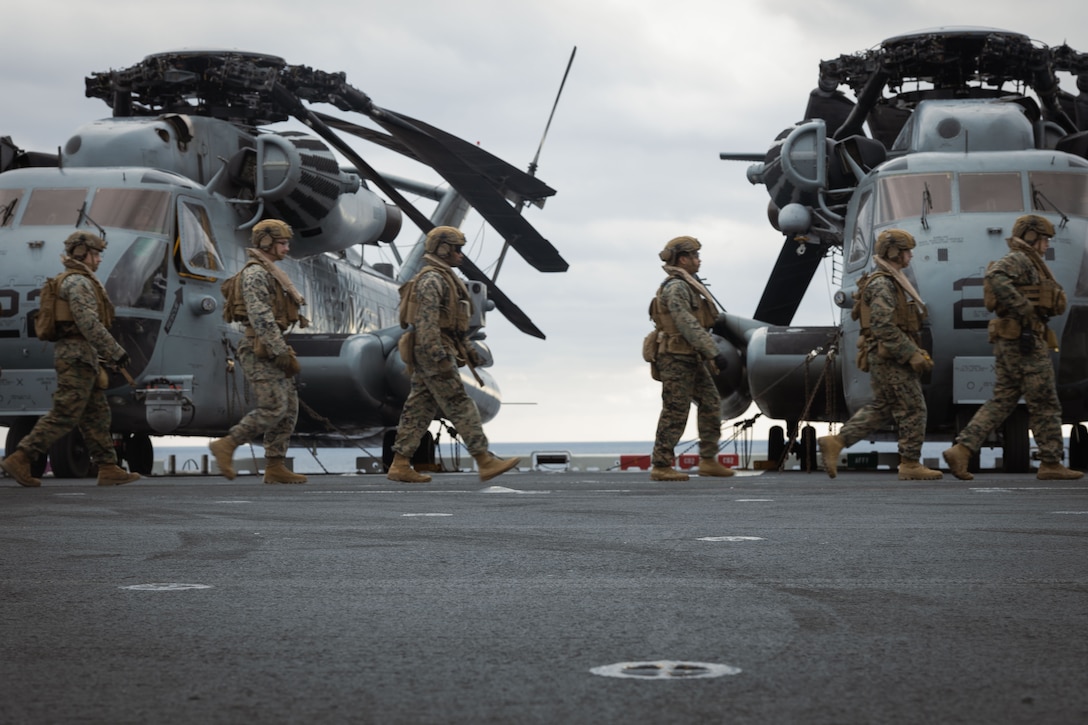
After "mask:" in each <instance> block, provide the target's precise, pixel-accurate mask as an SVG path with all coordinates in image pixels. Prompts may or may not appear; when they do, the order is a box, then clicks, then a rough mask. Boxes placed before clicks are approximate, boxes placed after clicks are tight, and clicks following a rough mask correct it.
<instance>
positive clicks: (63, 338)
mask: <svg viewBox="0 0 1088 725" xmlns="http://www.w3.org/2000/svg"><path fill="white" fill-rule="evenodd" d="M64 266H65V268H66V270H68V272H67V273H66V274H65V276H64V278H63V279H62V280H61V282H60V287H59V289H58V292H57V296H58V297H59V298H60V299H61V300H64V301H66V302H67V303H68V307H69V308H70V309H71V313H72V318H73V319H72V321H71V322H60V321H58V323H57V326H58V333H59V335H60V337H59V339H58V340H57V341H56V343H55V344H54V347H53V366H54V367H55V368H56V371H57V389H56V392H54V393H53V407H52V409H51V410H50V411H49V412H48V413H46V414H45V416H43V417H42V418H41V419H40V420H39V421H38V422H37V424H36V425H35V426H34V429H33V430H31V431H30V433H29V434H27V436H26V437H25V438H23V439H22V440H21V441H20V442H19V450H22V451H24V452H25V453H26V454H27V455H28V456H29V457H30V458H31V459H32V460H36V459H38V458H41V457H42V456H44V455H46V454H47V453H48V451H49V448H50V447H51V446H52V445H53V444H54V443H55V442H56V441H57V440H59V439H60V438H61V437H62V436H64V435H65V434H66V433H68V432H69V431H70V430H72V429H73V428H76V427H77V426H78V428H79V432H80V433H81V434H82V435H83V440H84V442H85V443H86V445H87V451H88V453H89V454H90V457H91V460H92V461H94V462H95V463H97V464H98V465H99V466H102V465H106V464H113V465H116V464H117V453H116V451H114V449H113V439H112V438H111V437H110V407H109V403H107V402H106V391H104V390H102V389H101V388H98V387H97V385H96V380H97V379H98V367H99V359H102V360H107V361H109V362H114V361H117V360H120V359H122V358H123V357H124V356H125V350H124V348H122V347H121V345H120V344H118V342H117V341H116V340H115V339H113V336H112V335H111V334H110V333H109V330H108V329H107V327H108V325H110V324H111V323H112V321H113V305H112V304H111V303H110V301H109V298H108V297H107V296H106V290H105V289H104V288H103V287H102V285H101V283H100V282H99V281H98V279H97V278H96V277H95V276H94V273H93V272H92V271H91V270H90V269H89V268H88V267H87V266H86V265H84V264H83V263H82V262H80V261H78V260H75V259H71V258H66V259H65V261H64Z"/></svg>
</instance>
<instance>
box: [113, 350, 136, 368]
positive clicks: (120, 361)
mask: <svg viewBox="0 0 1088 725" xmlns="http://www.w3.org/2000/svg"><path fill="white" fill-rule="evenodd" d="M130 362H132V358H131V357H129V354H128V353H127V352H123V353H121V357H119V358H117V359H116V360H114V361H113V365H114V367H117V368H127V367H128V364H129V363H130Z"/></svg>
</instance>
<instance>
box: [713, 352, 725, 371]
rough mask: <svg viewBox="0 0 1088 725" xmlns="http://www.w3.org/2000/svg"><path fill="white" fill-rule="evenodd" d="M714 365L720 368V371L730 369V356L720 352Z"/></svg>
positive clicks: (715, 357) (715, 358)
mask: <svg viewBox="0 0 1088 725" xmlns="http://www.w3.org/2000/svg"><path fill="white" fill-rule="evenodd" d="M714 367H716V368H718V373H719V374H720V373H724V372H725V371H726V370H728V369H729V357H728V356H727V355H726V354H725V353H724V352H719V353H718V354H717V355H715V356H714Z"/></svg>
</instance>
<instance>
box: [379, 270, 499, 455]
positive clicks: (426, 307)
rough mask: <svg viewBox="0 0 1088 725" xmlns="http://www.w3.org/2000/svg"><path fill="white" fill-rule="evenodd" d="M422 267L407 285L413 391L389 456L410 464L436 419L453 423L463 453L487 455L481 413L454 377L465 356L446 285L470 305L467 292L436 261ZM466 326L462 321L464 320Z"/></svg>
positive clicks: (459, 379) (458, 375) (460, 299)
mask: <svg viewBox="0 0 1088 725" xmlns="http://www.w3.org/2000/svg"><path fill="white" fill-rule="evenodd" d="M424 259H425V260H426V262H427V266H425V267H424V268H423V269H422V270H420V272H419V274H417V275H416V276H415V278H414V279H413V280H412V282H410V283H409V284H411V285H413V289H412V291H411V292H410V293H409V294H410V295H413V296H414V304H415V306H416V312H415V319H414V320H413V321H412V325H413V328H414V336H415V340H414V345H413V346H412V356H413V358H414V359H413V361H412V373H411V375H412V387H411V390H410V392H409V393H408V399H407V400H406V401H405V402H404V410H403V412H402V413H401V416H400V423H399V424H398V427H397V437H396V440H395V441H394V442H393V452H394V453H397V454H399V455H402V456H405V457H407V458H411V457H412V456H413V455H414V454H415V452H416V449H417V448H419V442H420V441H421V440H422V438H423V434H424V433H425V432H426V431H427V428H428V427H430V425H431V422H432V421H433V420H434V419H435V415H436V414H437V413H438V412H439V411H441V412H442V415H443V416H445V417H446V418H448V419H449V420H450V421H452V422H453V425H454V427H455V428H456V429H457V433H458V435H460V436H461V439H462V440H464V442H465V447H466V448H467V449H468V452H469V453H470V454H471V455H472V456H473V457H475V456H481V455H484V454H486V453H487V451H488V448H487V446H488V441H487V436H485V435H484V429H483V424H482V423H481V421H480V411H479V410H478V409H477V408H476V404H475V403H474V402H472V399H471V398H469V397H468V393H466V392H465V387H464V385H463V384H462V382H461V375H460V373H459V372H458V369H457V368H458V363H459V362H462V363H463V362H464V361H463V360H461V361H459V360H458V355H459V354H463V352H462V351H465V350H466V349H465V348H464V346H463V344H460V345H459V342H461V341H460V340H459V338H458V335H459V334H461V333H458V332H457V331H456V330H455V329H453V325H452V324H451V320H452V319H453V317H454V316H455V315H456V314H458V313H457V312H455V311H453V310H451V309H450V305H451V302H450V300H451V294H450V293H451V285H452V288H453V291H455V292H456V298H457V300H458V301H459V302H460V303H461V304H462V305H463V304H464V303H466V302H469V303H470V298H469V296H468V290H467V289H465V286H464V285H463V284H460V283H459V280H457V278H456V277H455V276H454V274H453V270H452V268H451V267H450V266H449V265H448V264H446V263H445V262H444V261H442V260H441V259H440V258H438V257H436V256H434V255H431V254H428V255H426V256H425V257H424ZM465 322H466V323H467V319H466V320H465Z"/></svg>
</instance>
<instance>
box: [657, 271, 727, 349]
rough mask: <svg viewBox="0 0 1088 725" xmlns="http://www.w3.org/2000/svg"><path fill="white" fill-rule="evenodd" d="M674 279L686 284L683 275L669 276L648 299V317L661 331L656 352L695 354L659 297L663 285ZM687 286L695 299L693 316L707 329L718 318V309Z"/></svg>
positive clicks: (692, 310) (662, 290) (663, 287)
mask: <svg viewBox="0 0 1088 725" xmlns="http://www.w3.org/2000/svg"><path fill="white" fill-rule="evenodd" d="M674 279H676V280H680V282H682V283H683V284H688V283H687V282H686V281H684V278H683V277H669V278H668V279H666V280H665V281H664V282H662V283H661V286H660V287H658V288H657V294H656V295H654V298H653V299H652V300H650V319H651V320H653V321H654V325H655V326H656V327H657V329H658V332H660V333H661V334H659V335H658V336H657V351H658V353H668V354H670V355H694V354H696V353H695V348H694V347H692V346H691V343H690V342H688V341H687V340H686V339H685V338H684V336H683V335H682V334H680V330H679V328H677V326H676V321H675V320H674V319H672V313H671V312H669V308H668V305H666V304H665V303H664V301H663V300H662V299H661V295H662V293H663V292H664V291H665V285H667V284H668V283H669V282H672V281H673V280H674ZM688 287H689V289H692V291H693V292H695V299H696V302H695V305H694V307H692V309H691V313H692V314H693V315H694V316H695V319H696V321H698V323H699V326H700V327H702V328H703V329H709V328H710V327H711V326H713V325H714V322H715V321H716V320H717V319H718V311H717V309H716V308H715V307H714V304H713V303H712V302H711V301H710V300H708V299H706V298H705V297H703V296H702V295H701V294H699V292H698V290H695V289H694V288H691V285H688Z"/></svg>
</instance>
